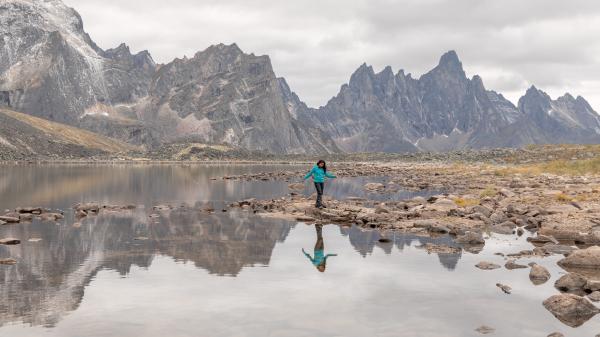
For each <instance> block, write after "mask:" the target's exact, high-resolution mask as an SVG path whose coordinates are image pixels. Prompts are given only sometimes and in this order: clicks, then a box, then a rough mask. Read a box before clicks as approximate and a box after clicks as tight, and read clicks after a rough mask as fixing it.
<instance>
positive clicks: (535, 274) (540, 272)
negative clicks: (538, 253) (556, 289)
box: [529, 263, 550, 285]
mask: <svg viewBox="0 0 600 337" xmlns="http://www.w3.org/2000/svg"><path fill="white" fill-rule="evenodd" d="M529 279H530V280H531V282H532V283H533V284H535V285H540V284H544V283H546V281H548V280H549V279H550V272H549V271H548V269H546V268H544V267H543V266H540V265H539V264H537V263H534V264H533V265H532V266H531V270H530V271H529Z"/></svg>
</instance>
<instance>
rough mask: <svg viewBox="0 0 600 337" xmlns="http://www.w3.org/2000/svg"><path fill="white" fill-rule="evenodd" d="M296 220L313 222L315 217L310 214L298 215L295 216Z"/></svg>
mask: <svg viewBox="0 0 600 337" xmlns="http://www.w3.org/2000/svg"><path fill="white" fill-rule="evenodd" d="M296 221H302V222H314V221H315V218H313V217H311V216H307V215H300V216H297V217H296Z"/></svg>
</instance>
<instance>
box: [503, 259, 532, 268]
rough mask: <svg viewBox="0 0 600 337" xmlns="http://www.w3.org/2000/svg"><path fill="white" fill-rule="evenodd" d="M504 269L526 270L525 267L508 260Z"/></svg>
mask: <svg viewBox="0 0 600 337" xmlns="http://www.w3.org/2000/svg"><path fill="white" fill-rule="evenodd" d="M504 267H505V268H506V269H508V270H513V269H525V268H527V266H526V265H523V264H518V263H517V262H516V261H515V260H508V261H507V262H506V263H505V264H504Z"/></svg>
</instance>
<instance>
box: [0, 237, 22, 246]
mask: <svg viewBox="0 0 600 337" xmlns="http://www.w3.org/2000/svg"><path fill="white" fill-rule="evenodd" d="M19 243H21V240H19V239H14V238H6V239H0V245H18V244H19Z"/></svg>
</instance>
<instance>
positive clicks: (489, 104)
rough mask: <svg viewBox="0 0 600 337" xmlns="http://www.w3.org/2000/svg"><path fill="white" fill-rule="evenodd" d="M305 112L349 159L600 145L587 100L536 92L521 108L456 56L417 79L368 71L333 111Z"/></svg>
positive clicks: (333, 103)
mask: <svg viewBox="0 0 600 337" xmlns="http://www.w3.org/2000/svg"><path fill="white" fill-rule="evenodd" d="M301 111H302V113H301V117H300V119H301V120H308V121H311V122H313V123H316V124H318V125H322V127H323V129H324V130H325V131H326V132H327V133H329V134H331V135H332V137H333V138H334V140H335V141H336V142H337V143H338V145H339V146H340V147H341V148H342V149H343V150H345V151H349V152H362V151H383V152H404V151H418V150H430V151H445V150H453V149H461V148H483V147H519V146H523V145H525V144H531V143H536V144H539V143H598V142H600V124H599V123H598V120H599V116H598V114H597V113H596V112H595V111H594V110H593V109H592V108H591V107H590V105H589V104H588V103H587V102H586V101H585V100H584V99H583V98H581V97H578V98H577V99H574V98H573V97H572V96H571V95H569V94H566V95H565V96H563V97H561V98H559V99H558V100H556V101H552V100H551V99H550V97H549V96H548V95H547V94H545V93H543V92H541V91H539V90H538V89H536V88H532V89H530V90H529V91H528V92H527V94H526V95H525V96H524V97H523V98H521V100H520V102H519V106H518V107H516V106H515V105H514V104H512V103H511V102H510V101H508V100H507V99H505V98H504V97H503V96H502V95H501V94H499V93H496V92H494V91H491V90H487V89H486V88H485V86H484V84H483V81H482V79H481V78H480V77H479V76H477V75H476V76H473V78H471V79H469V78H467V76H466V74H465V72H464V70H463V67H462V63H461V62H460V60H459V58H458V55H457V54H456V52H454V51H450V52H448V53H446V54H444V55H443V56H442V57H441V59H440V62H439V64H438V65H437V66H436V67H435V68H434V69H432V70H431V71H429V72H427V73H426V74H424V75H423V76H421V77H420V78H418V79H414V78H412V77H411V75H410V74H408V75H405V73H404V71H402V70H401V71H400V72H398V73H397V74H394V73H393V72H392V69H391V67H386V68H385V69H383V71H381V72H379V73H375V72H374V71H373V68H372V67H370V66H367V65H366V64H363V65H361V66H360V67H359V68H358V70H356V71H355V72H354V74H353V75H352V76H351V77H350V81H349V83H348V84H345V85H343V86H342V88H341V90H340V92H339V94H338V95H337V96H335V97H333V98H332V99H331V100H330V101H329V102H328V103H327V105H325V106H324V107H321V108H320V109H303V110H301Z"/></svg>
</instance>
